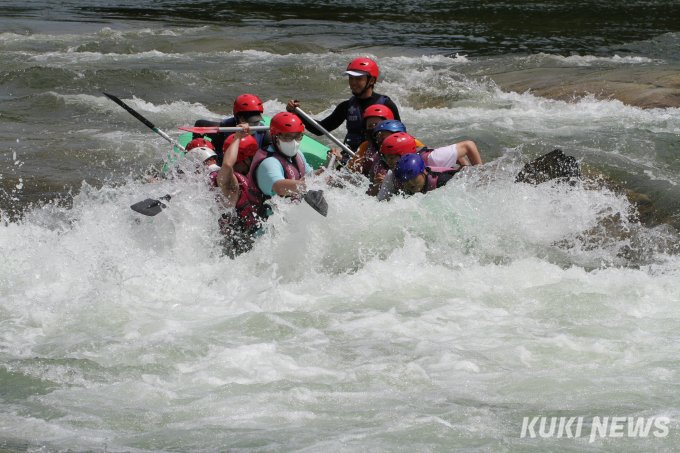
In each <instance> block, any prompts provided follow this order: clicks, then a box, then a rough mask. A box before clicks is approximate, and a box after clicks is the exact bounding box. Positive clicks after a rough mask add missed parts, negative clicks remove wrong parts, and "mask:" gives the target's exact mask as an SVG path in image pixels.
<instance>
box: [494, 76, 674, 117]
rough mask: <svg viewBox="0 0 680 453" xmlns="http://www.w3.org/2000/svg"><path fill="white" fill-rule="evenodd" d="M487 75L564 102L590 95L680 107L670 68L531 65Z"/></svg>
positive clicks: (640, 104) (503, 85)
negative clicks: (531, 66) (532, 67)
mask: <svg viewBox="0 0 680 453" xmlns="http://www.w3.org/2000/svg"><path fill="white" fill-rule="evenodd" d="M679 69H680V68H679ZM489 76H490V77H491V79H492V80H493V81H494V82H495V83H496V84H497V85H498V86H499V87H500V88H501V89H502V90H503V91H516V92H519V93H524V92H526V91H531V93H532V94H534V95H536V96H542V97H546V98H549V99H556V100H562V101H567V102H569V101H577V100H579V99H581V98H583V97H585V96H588V95H594V96H595V97H596V98H597V99H612V98H613V99H617V100H619V101H621V102H623V103H624V104H627V105H632V106H636V107H641V108H645V109H647V108H667V107H680V70H674V69H659V68H656V67H644V68H624V69H620V68H619V69H593V68H581V67H579V68H534V69H526V70H519V71H509V72H505V73H501V74H489Z"/></svg>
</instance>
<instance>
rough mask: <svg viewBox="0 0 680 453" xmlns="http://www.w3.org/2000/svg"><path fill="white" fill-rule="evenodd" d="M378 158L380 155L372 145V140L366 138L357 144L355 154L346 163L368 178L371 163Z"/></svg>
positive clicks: (351, 168)
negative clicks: (357, 147) (359, 144)
mask: <svg viewBox="0 0 680 453" xmlns="http://www.w3.org/2000/svg"><path fill="white" fill-rule="evenodd" d="M379 159H380V155H379V154H378V151H376V149H375V148H374V147H373V140H367V141H365V142H363V143H362V144H361V146H359V149H358V150H357V152H356V154H355V156H354V157H352V158H351V159H350V161H349V163H348V164H347V168H349V169H350V170H352V171H353V172H355V173H361V174H362V175H364V176H366V177H367V178H368V177H369V176H370V175H371V168H373V164H374V163H375V161H376V160H379Z"/></svg>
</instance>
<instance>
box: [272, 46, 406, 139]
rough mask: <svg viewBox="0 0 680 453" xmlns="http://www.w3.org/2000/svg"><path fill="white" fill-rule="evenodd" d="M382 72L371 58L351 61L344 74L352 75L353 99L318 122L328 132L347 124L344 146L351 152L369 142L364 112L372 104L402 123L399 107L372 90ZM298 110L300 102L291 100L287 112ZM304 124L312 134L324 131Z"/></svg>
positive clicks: (306, 122)
mask: <svg viewBox="0 0 680 453" xmlns="http://www.w3.org/2000/svg"><path fill="white" fill-rule="evenodd" d="M379 73H380V72H379V70H378V65H377V64H376V63H375V62H374V61H373V60H371V59H369V58H355V59H354V60H352V61H351V62H350V64H349V65H348V66H347V70H346V71H345V72H344V74H345V75H348V76H349V88H350V90H352V97H351V98H350V99H349V100H347V101H344V102H341V103H340V104H339V105H338V106H337V107H336V108H335V110H334V111H333V113H331V114H330V115H329V116H328V117H326V118H324V119H323V120H321V121H319V122H318V123H319V125H320V126H322V127H323V128H324V129H326V130H327V131H333V130H335V129H337V128H338V127H340V125H342V123H343V122H346V126H347V135H345V144H346V145H347V146H348V147H349V148H350V149H351V150H352V151H356V149H357V148H359V145H361V143H362V142H364V141H366V138H367V137H366V128H365V124H364V122H363V121H362V116H361V113H362V112H363V111H365V110H366V109H367V108H368V107H370V106H371V105H375V104H378V105H385V106H386V107H388V108H389V109H390V111H391V112H392V114H393V117H394V119H397V120H400V117H399V110H398V109H397V106H396V104H395V103H394V102H393V101H392V100H391V99H390V98H389V97H387V96H383V95H381V94H378V93H376V92H375V91H373V88H374V85H375V83H376V82H377V81H378V76H379ZM296 107H300V102H298V101H296V100H290V101H289V102H288V105H286V110H287V111H289V112H294V111H295V108H296ZM303 123H304V124H305V126H307V130H308V131H309V132H311V133H312V134H315V135H322V132H321V131H319V130H318V129H317V128H316V127H314V125H312V124H310V123H309V122H308V121H306V120H303Z"/></svg>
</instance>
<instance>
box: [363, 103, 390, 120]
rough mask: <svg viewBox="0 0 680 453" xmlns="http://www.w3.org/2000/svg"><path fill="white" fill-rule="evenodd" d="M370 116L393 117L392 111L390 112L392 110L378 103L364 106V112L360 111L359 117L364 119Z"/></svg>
mask: <svg viewBox="0 0 680 453" xmlns="http://www.w3.org/2000/svg"><path fill="white" fill-rule="evenodd" d="M371 116H377V117H379V118H382V119H383V120H393V119H394V113H392V110H390V108H389V107H385V106H384V105H380V104H374V105H370V106H368V107H366V110H364V113H362V115H361V118H362V120H365V119H366V118H370V117H371Z"/></svg>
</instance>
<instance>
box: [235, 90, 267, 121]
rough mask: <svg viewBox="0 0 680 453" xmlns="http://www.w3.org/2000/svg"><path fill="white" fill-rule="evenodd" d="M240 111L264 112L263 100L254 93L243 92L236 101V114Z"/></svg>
mask: <svg viewBox="0 0 680 453" xmlns="http://www.w3.org/2000/svg"><path fill="white" fill-rule="evenodd" d="M239 112H260V113H262V112H264V107H262V101H260V98H258V97H257V96H255V95H254V94H242V95H241V96H239V97H237V98H236V100H235V101H234V116H236V114H237V113H239Z"/></svg>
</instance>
